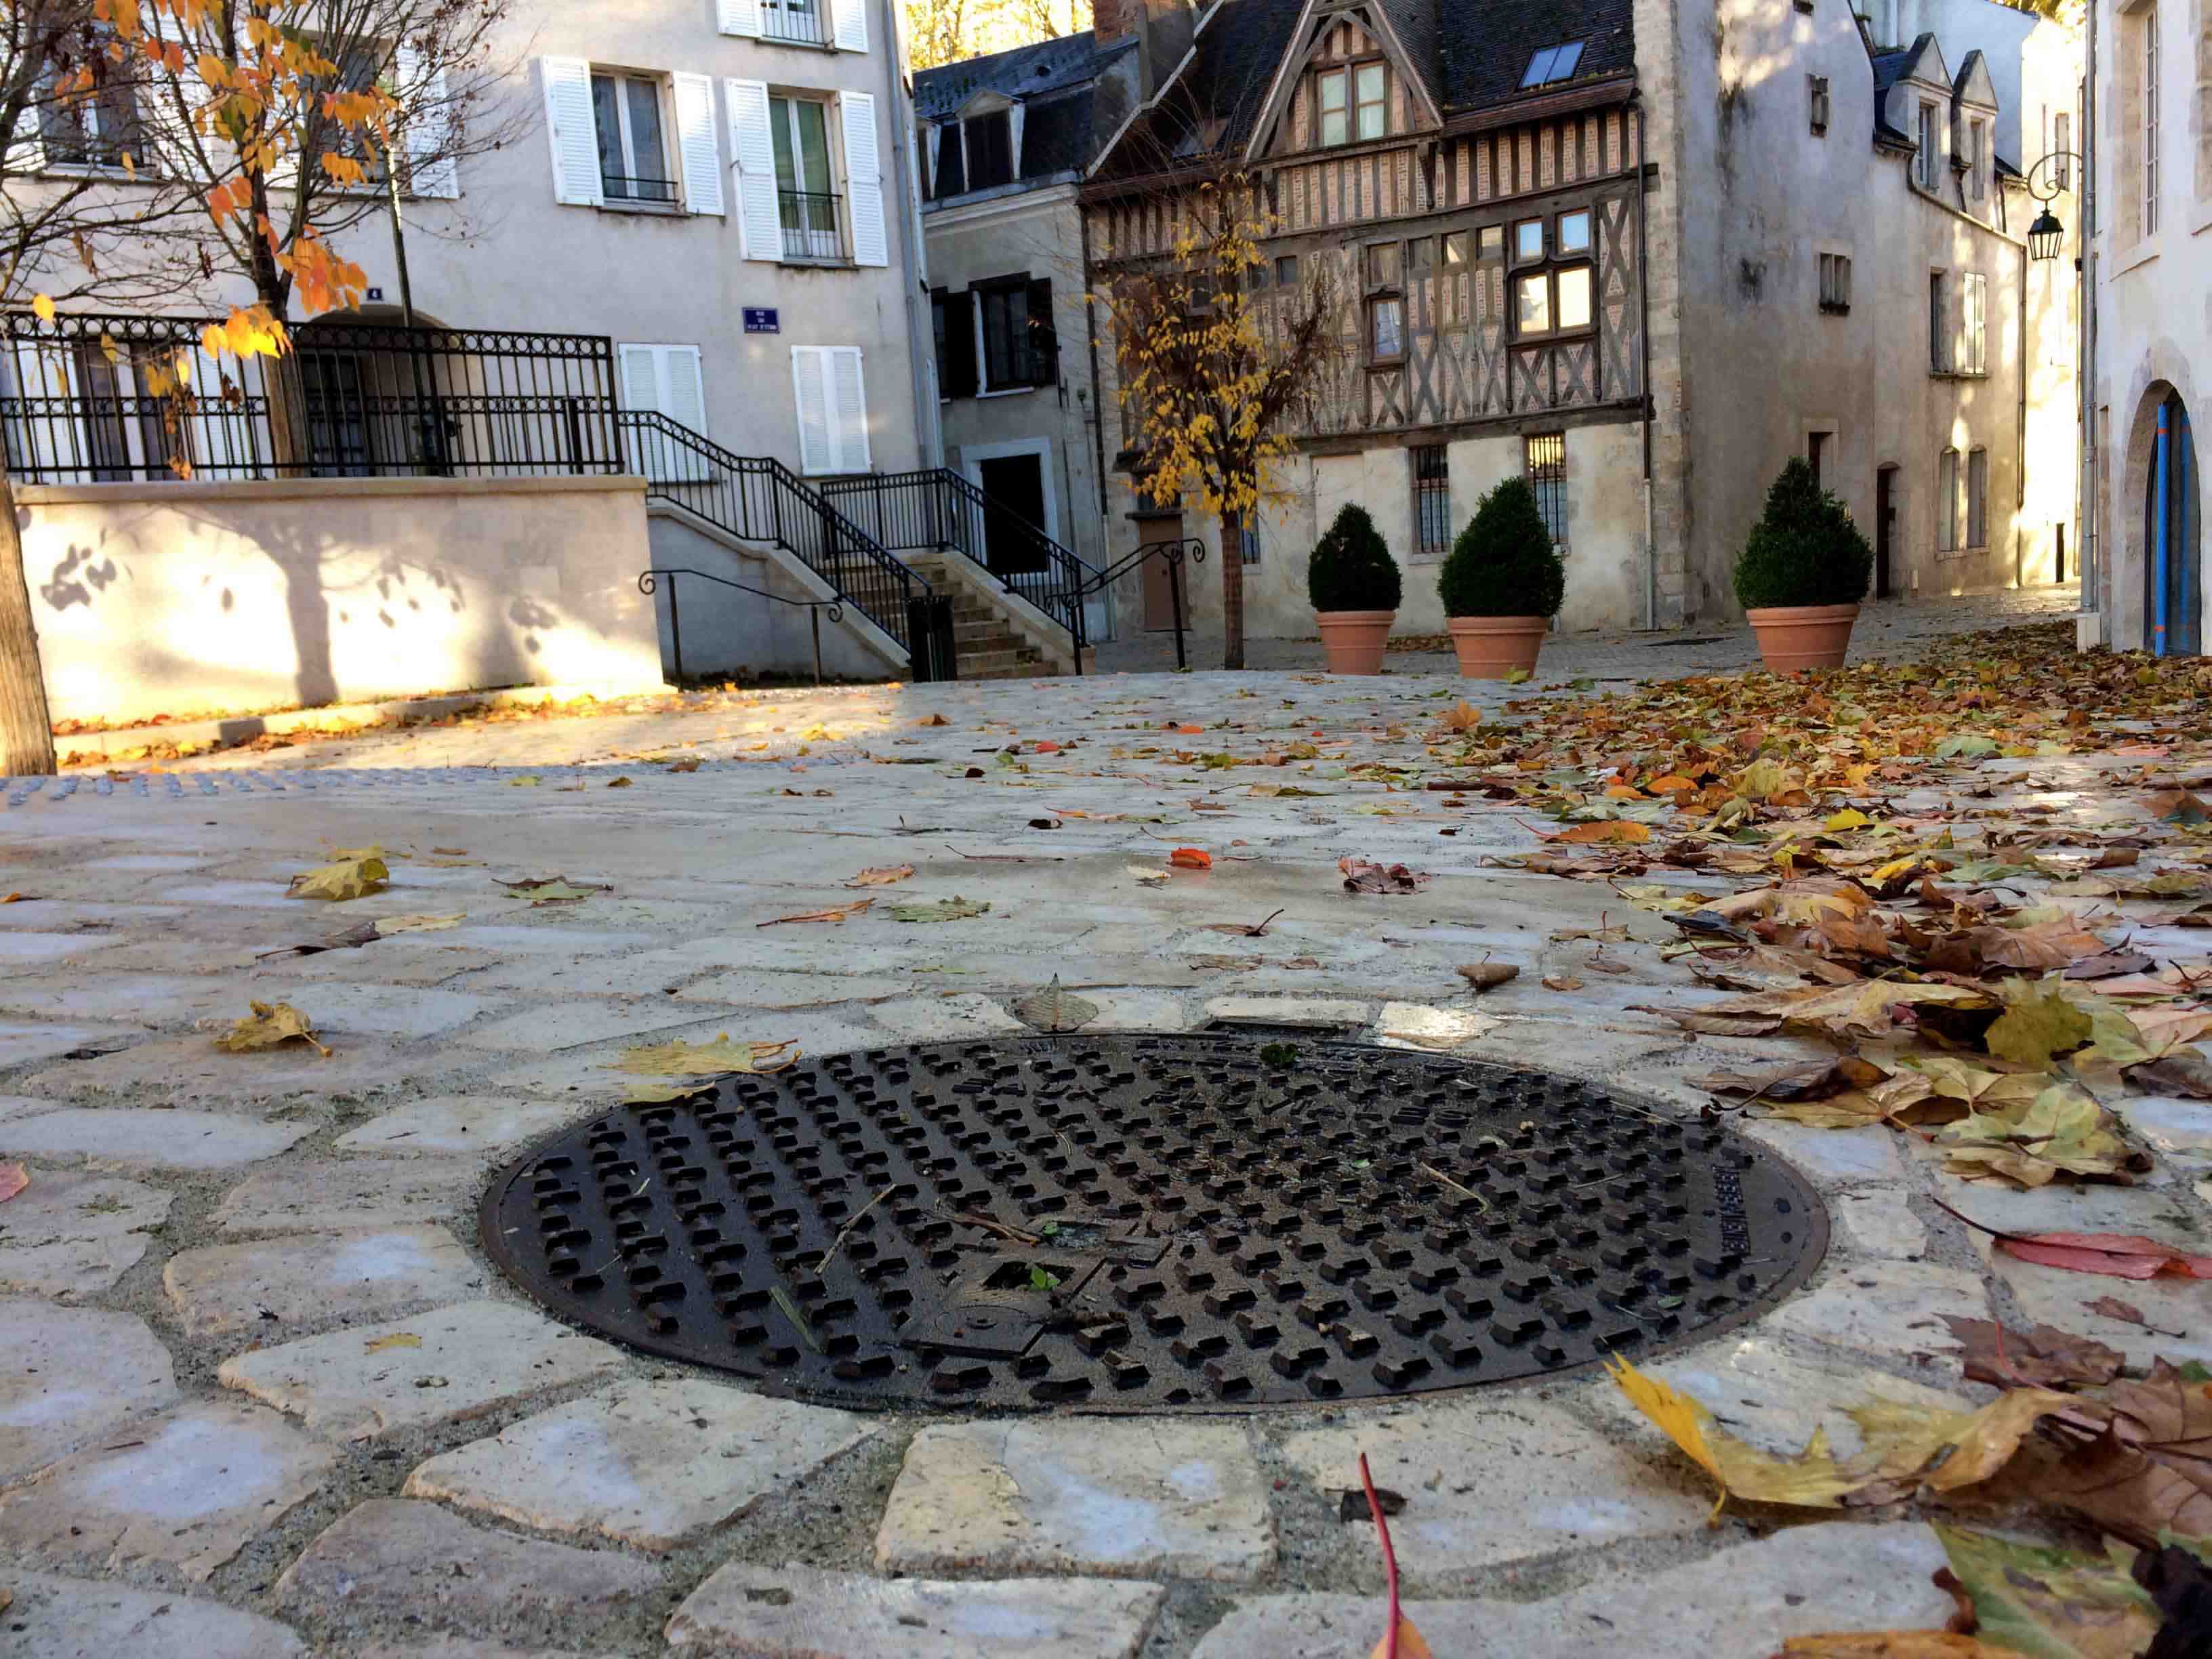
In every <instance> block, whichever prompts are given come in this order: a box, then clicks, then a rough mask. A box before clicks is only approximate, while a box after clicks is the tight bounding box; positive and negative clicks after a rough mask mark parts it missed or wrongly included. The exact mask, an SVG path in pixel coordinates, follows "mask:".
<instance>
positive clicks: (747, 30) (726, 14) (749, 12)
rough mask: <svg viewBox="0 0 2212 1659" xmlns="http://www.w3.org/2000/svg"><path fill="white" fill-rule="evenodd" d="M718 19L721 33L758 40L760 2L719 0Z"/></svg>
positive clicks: (752, 0) (753, 0)
mask: <svg viewBox="0 0 2212 1659" xmlns="http://www.w3.org/2000/svg"><path fill="white" fill-rule="evenodd" d="M720 17H721V27H722V33H725V34H743V35H746V36H749V37H750V38H751V39H753V40H759V39H760V32H761V9H760V0H720Z"/></svg>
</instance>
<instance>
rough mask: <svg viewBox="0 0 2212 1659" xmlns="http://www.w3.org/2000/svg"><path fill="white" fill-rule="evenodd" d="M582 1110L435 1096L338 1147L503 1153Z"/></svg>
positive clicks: (410, 1153) (417, 1154) (399, 1152)
mask: <svg viewBox="0 0 2212 1659" xmlns="http://www.w3.org/2000/svg"><path fill="white" fill-rule="evenodd" d="M578 1115H580V1109H579V1108H577V1107H574V1106H566V1105H562V1104H560V1103H555V1102H542V1101H532V1100H519V1099H516V1098H515V1097H513V1096H510V1095H432V1096H430V1097H428V1098H427V1099H424V1100H410V1101H409V1102H408V1103H406V1104H405V1105H404V1106H401V1107H398V1108H396V1109H393V1110H392V1111H389V1112H386V1113H385V1114H384V1115H382V1116H380V1117H376V1118H372V1119H371V1120H370V1121H368V1122H367V1123H364V1124H362V1126H361V1127H359V1128H357V1129H353V1130H349V1131H348V1132H347V1133H344V1134H342V1135H340V1136H339V1137H338V1143H337V1144H338V1150H339V1151H340V1152H379V1153H382V1154H384V1155H386V1156H387V1157H404V1158H421V1157H424V1156H427V1155H435V1154H438V1153H449V1152H459V1153H480V1152H504V1151H505V1150H506V1149H507V1148H508V1147H510V1146H520V1145H522V1144H523V1143H524V1142H526V1141H531V1140H535V1139H538V1137H539V1136H540V1135H546V1134H550V1133H552V1132H553V1131H554V1130H556V1129H557V1128H560V1127H562V1125H563V1124H567V1123H571V1122H574V1121H575V1119H576V1118H577V1116H578ZM3 1143H4V1135H0V1144H3Z"/></svg>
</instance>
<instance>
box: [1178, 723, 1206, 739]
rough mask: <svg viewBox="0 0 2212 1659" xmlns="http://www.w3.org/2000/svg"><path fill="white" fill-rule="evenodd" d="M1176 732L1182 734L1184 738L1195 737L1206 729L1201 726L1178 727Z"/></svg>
mask: <svg viewBox="0 0 2212 1659" xmlns="http://www.w3.org/2000/svg"><path fill="white" fill-rule="evenodd" d="M1205 730H1206V728H1205V727H1204V726H1177V727H1176V731H1178V732H1182V733H1183V734H1184V735H1185V736H1186V737H1196V736H1197V735H1198V734H1199V733H1200V732H1203V731H1205Z"/></svg>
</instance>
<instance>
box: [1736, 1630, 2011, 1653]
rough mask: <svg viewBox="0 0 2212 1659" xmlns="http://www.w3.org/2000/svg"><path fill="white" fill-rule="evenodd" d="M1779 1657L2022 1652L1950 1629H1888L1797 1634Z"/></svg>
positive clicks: (1784, 1645)
mask: <svg viewBox="0 0 2212 1659" xmlns="http://www.w3.org/2000/svg"><path fill="white" fill-rule="evenodd" d="M1775 1659H2020V1654H2019V1652H2018V1650H2015V1649H2013V1648H1993V1647H1991V1646H1990V1644H1988V1643H1986V1642H1984V1641H1981V1640H1979V1639H1978V1638H1975V1637H1972V1636H1957V1635H1954V1634H1953V1633H1952V1632H1949V1631H1947V1630H1886V1631H1875V1632H1860V1633H1857V1634H1849V1635H1838V1636H1793V1637H1791V1638H1789V1639H1788V1640H1787V1641H1785V1642H1784V1643H1783V1644H1782V1651H1781V1652H1780V1653H1779V1654H1778V1655H1777V1656H1775Z"/></svg>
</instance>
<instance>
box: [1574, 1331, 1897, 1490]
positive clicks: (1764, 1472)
mask: <svg viewBox="0 0 2212 1659" xmlns="http://www.w3.org/2000/svg"><path fill="white" fill-rule="evenodd" d="M1607 1369H1608V1370H1610V1372H1611V1374H1612V1376H1613V1381H1614V1382H1615V1383H1619V1384H1620V1391H1621V1392H1622V1393H1623V1394H1625V1395H1627V1396H1628V1399H1629V1403H1630V1404H1631V1405H1632V1406H1634V1407H1636V1409H1637V1410H1638V1411H1640V1412H1642V1413H1644V1416H1646V1417H1648V1418H1650V1419H1651V1420H1652V1421H1653V1422H1654V1423H1656V1424H1657V1425H1659V1427H1660V1428H1661V1429H1662V1431H1665V1433H1666V1436H1667V1437H1668V1439H1669V1440H1672V1441H1673V1442H1674V1443H1675V1444H1676V1445H1677V1446H1680V1448H1681V1449H1682V1450H1683V1451H1684V1452H1686V1454H1687V1455H1689V1457H1690V1458H1691V1460H1692V1462H1695V1463H1696V1464H1697V1465H1698V1466H1699V1468H1702V1469H1704V1470H1705V1473H1706V1474H1710V1475H1711V1476H1712V1478H1713V1483H1714V1484H1715V1485H1716V1486H1718V1487H1719V1488H1720V1492H1719V1494H1718V1496H1717V1497H1716V1498H1714V1499H1713V1512H1712V1514H1711V1515H1710V1516H1707V1517H1706V1522H1707V1524H1708V1525H1711V1526H1717V1525H1719V1524H1720V1518H1721V1510H1722V1509H1723V1507H1725V1506H1726V1504H1727V1503H1728V1500H1729V1498H1744V1499H1747V1500H1748V1501H1750V1502H1752V1503H1758V1504H1796V1505H1798V1506H1799V1507H1801V1508H1806V1509H1821V1510H1832V1509H1840V1508H1841V1507H1842V1506H1843V1498H1844V1493H1846V1492H1850V1491H1853V1490H1854V1489H1856V1488H1857V1487H1858V1486H1863V1485H1864V1484H1865V1481H1864V1480H1863V1479H1855V1478H1853V1477H1851V1476H1849V1475H1846V1474H1844V1473H1843V1471H1842V1470H1840V1469H1838V1468H1837V1467H1836V1460H1835V1458H1834V1457H1833V1455H1831V1454H1830V1452H1829V1450H1828V1436H1827V1431H1826V1430H1825V1429H1816V1430H1815V1431H1814V1434H1813V1437H1812V1439H1811V1440H1809V1441H1808V1442H1807V1443H1806V1445H1805V1449H1804V1451H1803V1452H1802V1454H1800V1455H1798V1456H1797V1457H1796V1458H1786V1457H1774V1456H1770V1455H1768V1454H1767V1453H1765V1452H1763V1451H1760V1450H1759V1449H1757V1448H1755V1447H1752V1446H1747V1445H1746V1444H1744V1443H1743V1442H1742V1441H1741V1440H1738V1439H1736V1438H1735V1437H1734V1436H1733V1435H1730V1434H1729V1433H1728V1432H1727V1431H1725V1430H1723V1429H1722V1428H1721V1427H1719V1426H1718V1425H1717V1424H1716V1423H1715V1422H1714V1421H1713V1416H1712V1413H1711V1412H1709V1411H1707V1410H1706V1409H1705V1407H1703V1406H1701V1405H1699V1403H1698V1402H1697V1401H1694V1400H1692V1399H1691V1398H1690V1396H1689V1395H1686V1394H1682V1393H1680V1392H1678V1391H1676V1390H1675V1389H1671V1388H1669V1387H1668V1385H1667V1384H1666V1383H1662V1382H1661V1381H1660V1380H1659V1379H1658V1378H1657V1377H1656V1376H1645V1375H1644V1373H1643V1372H1642V1371H1639V1370H1637V1369H1636V1367H1635V1366H1633V1365H1632V1364H1629V1363H1628V1362H1627V1361H1626V1359H1623V1358H1620V1357H1619V1356H1618V1355H1615V1356H1614V1357H1613V1358H1612V1360H1611V1361H1610V1362H1609V1363H1608V1367H1607Z"/></svg>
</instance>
